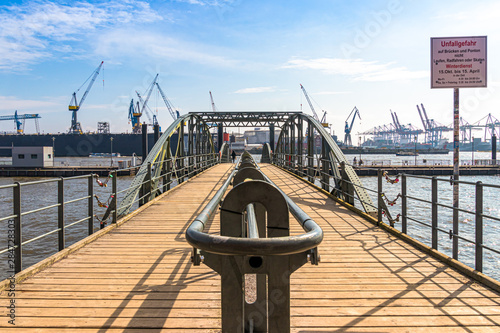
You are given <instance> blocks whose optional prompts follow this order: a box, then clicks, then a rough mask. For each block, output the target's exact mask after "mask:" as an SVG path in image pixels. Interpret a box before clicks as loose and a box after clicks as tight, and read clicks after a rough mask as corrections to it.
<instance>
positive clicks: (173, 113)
mask: <svg viewBox="0 0 500 333" xmlns="http://www.w3.org/2000/svg"><path fill="white" fill-rule="evenodd" d="M156 87H158V91H159V92H160V94H161V97H162V98H163V101H164V102H165V105H166V106H167V109H168V112H169V113H170V115H171V116H172V118H173V119H174V120H176V119H177V118H178V114H179V111H177V110H175V111H176V112H174V110H173V109H172V106H171V104H170V102H169V100H168V98H167V96H165V94H164V93H163V90H162V89H161V88H160V85H159V84H158V82H157V83H156Z"/></svg>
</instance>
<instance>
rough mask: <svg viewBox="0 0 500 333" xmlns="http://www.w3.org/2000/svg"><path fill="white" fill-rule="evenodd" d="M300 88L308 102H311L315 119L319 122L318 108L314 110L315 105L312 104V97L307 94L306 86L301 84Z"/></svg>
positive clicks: (310, 105)
mask: <svg viewBox="0 0 500 333" xmlns="http://www.w3.org/2000/svg"><path fill="white" fill-rule="evenodd" d="M300 89H302V92H303V93H304V96H306V100H307V103H309V107H310V108H311V111H312V113H313V117H314V119H316V120H317V121H318V122H319V117H318V114H317V113H316V110H314V106H313V105H312V102H311V99H310V98H309V95H308V94H307V91H306V88H304V86H303V85H302V84H301V85H300Z"/></svg>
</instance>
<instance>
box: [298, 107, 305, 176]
mask: <svg viewBox="0 0 500 333" xmlns="http://www.w3.org/2000/svg"><path fill="white" fill-rule="evenodd" d="M302 125H303V121H302V117H300V116H299V117H298V124H297V139H298V140H297V164H298V167H299V170H298V173H299V175H300V176H301V177H303V176H304V162H303V158H302V157H303V156H302V155H303V150H304V130H303V127H302Z"/></svg>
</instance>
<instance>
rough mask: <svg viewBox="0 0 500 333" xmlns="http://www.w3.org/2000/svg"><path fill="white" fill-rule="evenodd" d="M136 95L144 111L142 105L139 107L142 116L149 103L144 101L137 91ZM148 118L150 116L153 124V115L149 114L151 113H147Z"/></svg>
mask: <svg viewBox="0 0 500 333" xmlns="http://www.w3.org/2000/svg"><path fill="white" fill-rule="evenodd" d="M135 93H136V94H137V98H139V101H140V102H141V104H142V109H141V107H140V105H138V107H139V112H140V113H141V114H143V113H144V112H143V110H144V108H145V106H146V105H147V102H145V101H144V99H143V98H142V96H141V94H140V93H139V92H138V91H137V90H136V91H135ZM146 116H148V119H149V122H150V123H153V119H152V118H151V115H150V114H149V112H146Z"/></svg>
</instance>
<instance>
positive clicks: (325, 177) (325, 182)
mask: <svg viewBox="0 0 500 333" xmlns="http://www.w3.org/2000/svg"><path fill="white" fill-rule="evenodd" d="M329 148H330V147H329V146H328V144H327V143H326V139H325V138H322V140H321V172H322V173H321V184H322V186H321V188H322V189H323V190H325V191H328V190H329V189H330V185H329V180H330V172H329V169H330V164H329V161H328V155H329V153H330V152H329V150H330V149H329Z"/></svg>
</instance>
